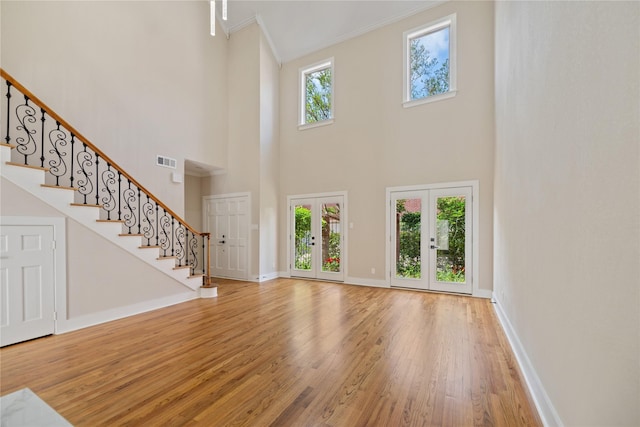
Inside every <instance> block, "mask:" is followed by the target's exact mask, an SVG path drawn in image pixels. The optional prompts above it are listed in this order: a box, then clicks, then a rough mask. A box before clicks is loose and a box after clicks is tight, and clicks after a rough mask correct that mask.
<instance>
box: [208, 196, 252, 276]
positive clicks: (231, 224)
mask: <svg viewBox="0 0 640 427" xmlns="http://www.w3.org/2000/svg"><path fill="white" fill-rule="evenodd" d="M205 200H206V205H205V206H206V221H205V223H206V224H207V230H208V231H209V232H210V233H211V243H210V244H211V247H210V249H211V252H210V253H211V256H212V264H213V265H212V274H213V276H217V277H229V278H233V279H240V280H247V278H248V261H247V260H248V252H249V245H248V243H249V196H236V197H210V198H205Z"/></svg>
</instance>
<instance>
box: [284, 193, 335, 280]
mask: <svg viewBox="0 0 640 427" xmlns="http://www.w3.org/2000/svg"><path fill="white" fill-rule="evenodd" d="M289 209H290V214H291V225H290V237H291V243H290V248H291V258H290V259H291V263H290V270H291V276H294V277H308V278H314V279H325V280H333V281H343V280H344V266H343V259H344V256H343V248H344V242H343V241H344V233H343V224H342V222H343V220H342V216H343V211H344V198H343V197H342V196H332V197H311V198H304V199H302V198H300V199H291V200H290V204H289Z"/></svg>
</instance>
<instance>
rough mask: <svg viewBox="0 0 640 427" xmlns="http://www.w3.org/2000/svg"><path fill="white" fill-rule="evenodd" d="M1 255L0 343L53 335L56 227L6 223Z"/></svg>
mask: <svg viewBox="0 0 640 427" xmlns="http://www.w3.org/2000/svg"><path fill="white" fill-rule="evenodd" d="M0 258H1V259H0V261H1V263H0V346H5V345H9V344H14V343H17V342H21V341H26V340H30V339H33V338H38V337H42V336H45V335H50V334H52V333H53V332H54V328H55V319H54V311H55V300H54V298H55V290H54V268H53V266H54V249H53V226H44V225H43V226H24V225H3V226H2V229H1V231H0Z"/></svg>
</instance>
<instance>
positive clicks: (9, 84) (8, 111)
mask: <svg viewBox="0 0 640 427" xmlns="http://www.w3.org/2000/svg"><path fill="white" fill-rule="evenodd" d="M5 82H6V83H7V95H6V97H7V133H6V134H5V136H4V141H5V142H6V143H7V144H10V143H11V135H9V129H10V125H9V119H10V118H11V112H10V111H11V86H12V85H11V82H10V81H8V80H6V81H5Z"/></svg>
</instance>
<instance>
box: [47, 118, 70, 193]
mask: <svg viewBox="0 0 640 427" xmlns="http://www.w3.org/2000/svg"><path fill="white" fill-rule="evenodd" d="M42 112H43V114H42V117H43V118H44V110H42ZM43 126H44V125H43ZM49 142H50V143H51V146H52V147H53V148H51V149H50V150H49V154H55V155H56V156H57V159H51V160H49V163H48V164H49V173H50V174H51V175H53V176H55V177H56V186H60V177H61V176H64V175H66V173H67V164H66V163H65V161H64V157H66V156H67V153H66V152H65V151H62V147H65V146H66V145H67V133H66V132H65V131H63V130H61V129H60V122H58V121H56V128H55V129H53V130H52V131H51V132H49Z"/></svg>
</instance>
